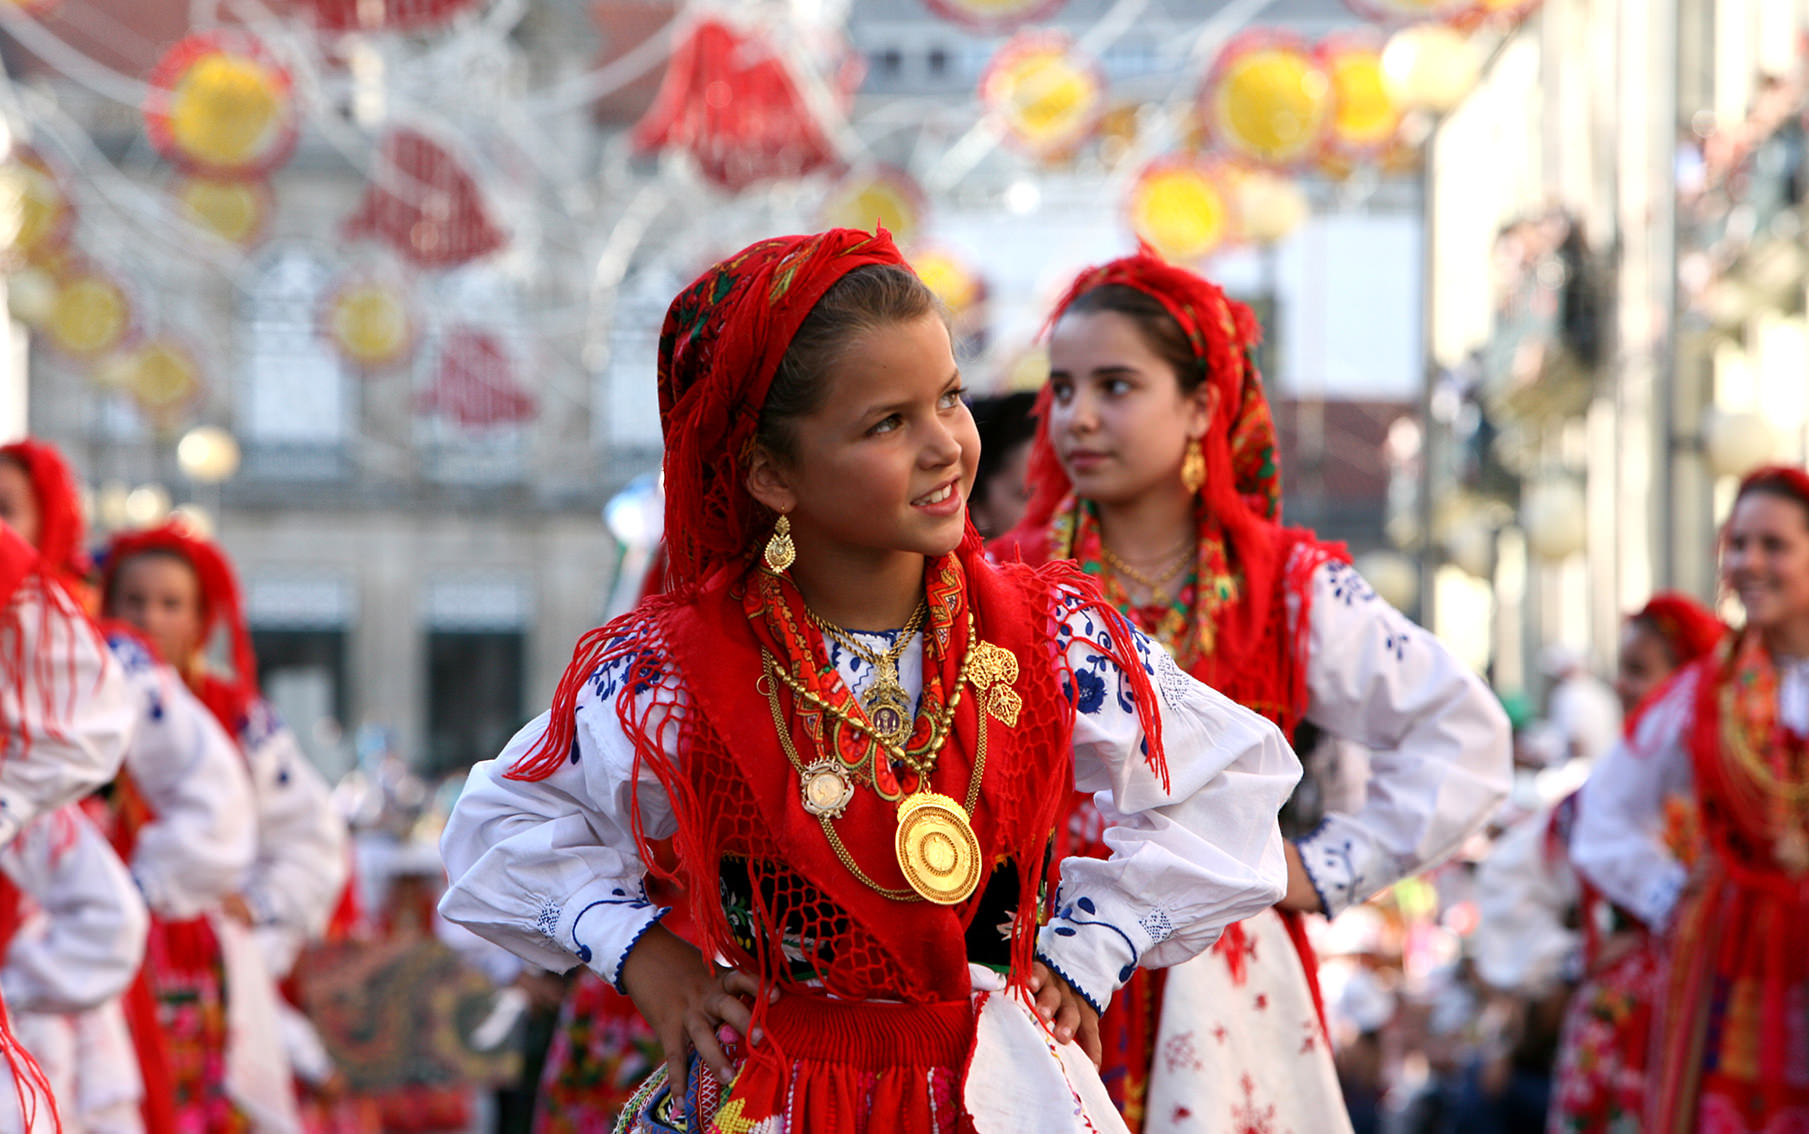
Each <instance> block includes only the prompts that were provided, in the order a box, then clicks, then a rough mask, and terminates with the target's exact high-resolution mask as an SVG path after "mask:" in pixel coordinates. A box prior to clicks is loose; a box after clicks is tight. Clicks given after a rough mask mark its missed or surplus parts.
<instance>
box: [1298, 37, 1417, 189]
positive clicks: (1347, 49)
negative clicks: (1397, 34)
mask: <svg viewBox="0 0 1809 1134" xmlns="http://www.w3.org/2000/svg"><path fill="white" fill-rule="evenodd" d="M1313 53H1314V55H1316V56H1317V57H1318V59H1319V63H1320V65H1321V66H1322V67H1324V69H1325V73H1326V75H1327V76H1328V77H1329V78H1330V79H1331V84H1332V119H1331V129H1330V130H1328V131H1327V133H1326V138H1325V145H1326V149H1327V151H1328V152H1329V153H1330V154H1331V155H1332V156H1333V157H1334V158H1335V159H1338V158H1341V159H1344V160H1345V161H1348V162H1360V161H1367V160H1371V159H1374V158H1376V157H1379V156H1380V155H1381V154H1383V153H1384V152H1385V151H1387V149H1388V148H1389V146H1390V145H1391V144H1392V143H1393V142H1394V140H1395V135H1396V133H1397V132H1398V131H1399V130H1400V127H1401V110H1400V108H1399V107H1398V106H1396V105H1395V102H1394V99H1393V98H1391V97H1389V94H1388V87H1387V84H1386V83H1385V81H1384V79H1383V75H1382V40H1381V38H1380V37H1379V36H1376V35H1373V34H1368V33H1361V32H1359V33H1345V34H1338V35H1331V36H1327V37H1326V38H1325V39H1323V40H1321V41H1320V42H1319V44H1318V46H1317V47H1315V48H1314V50H1313Z"/></svg>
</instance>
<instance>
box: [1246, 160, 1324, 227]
mask: <svg viewBox="0 0 1809 1134" xmlns="http://www.w3.org/2000/svg"><path fill="white" fill-rule="evenodd" d="M1230 181H1231V186H1232V199H1233V200H1234V201H1236V202H1237V220H1238V239H1239V240H1241V241H1244V242H1247V243H1250V244H1258V245H1264V244H1276V243H1279V242H1280V241H1282V240H1285V239H1286V238H1287V237H1288V236H1290V235H1291V234H1292V233H1293V232H1294V230H1295V229H1297V228H1299V227H1300V226H1301V225H1303V224H1305V223H1306V220H1307V216H1308V215H1309V214H1310V213H1311V211H1312V210H1311V207H1310V206H1309V205H1308V203H1307V198H1306V193H1305V192H1304V191H1302V189H1301V188H1300V185H1299V184H1298V183H1296V182H1295V181H1294V180H1293V179H1292V178H1288V177H1283V176H1281V175H1280V174H1277V173H1271V172H1270V171H1268V170H1266V169H1237V170H1231V171H1230Z"/></svg>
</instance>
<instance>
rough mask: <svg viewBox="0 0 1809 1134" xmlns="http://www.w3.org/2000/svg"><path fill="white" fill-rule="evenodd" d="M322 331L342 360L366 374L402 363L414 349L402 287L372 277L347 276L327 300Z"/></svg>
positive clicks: (379, 276)
mask: <svg viewBox="0 0 1809 1134" xmlns="http://www.w3.org/2000/svg"><path fill="white" fill-rule="evenodd" d="M321 322H322V330H323V331H324V333H325V334H326V336H327V338H328V340H329V341H331V342H332V343H333V345H334V346H336V347H338V348H339V353H340V354H342V355H343V356H345V359H346V361H348V362H350V363H351V364H352V365H354V366H356V367H358V368H359V369H360V370H364V371H367V372H368V371H374V370H382V369H385V368H386V367H391V366H395V365H398V364H399V363H401V362H403V361H405V360H406V359H407V358H408V356H409V355H410V354H411V353H412V352H413V350H414V340H415V327H414V316H413V314H412V312H411V311H410V307H409V302H408V294H407V292H405V291H404V290H403V288H402V286H401V284H399V283H397V282H395V281H393V280H391V279H389V278H386V277H385V276H381V275H375V274H358V275H354V276H351V277H349V278H348V279H346V280H345V281H343V282H342V283H341V284H340V285H339V286H338V287H336V288H334V289H333V290H332V291H331V292H330V293H329V294H328V296H327V301H326V304H325V306H324V309H323V311H322V315H321Z"/></svg>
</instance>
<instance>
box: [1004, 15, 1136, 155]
mask: <svg viewBox="0 0 1809 1134" xmlns="http://www.w3.org/2000/svg"><path fill="white" fill-rule="evenodd" d="M980 102H981V104H982V105H983V106H985V108H986V110H987V111H988V113H990V114H992V115H994V116H995V117H996V118H997V120H998V122H999V123H1000V124H1001V125H1002V126H1003V127H1004V128H1005V135H1006V137H1007V138H1008V139H1009V140H1010V141H1011V142H1012V144H1013V145H1015V146H1017V147H1018V148H1019V149H1022V150H1025V151H1027V152H1029V153H1031V154H1035V155H1037V156H1047V155H1053V154H1057V153H1061V152H1063V151H1067V150H1071V149H1072V148H1073V147H1075V146H1077V145H1079V144H1080V143H1081V142H1083V141H1085V140H1086V139H1087V138H1089V137H1091V136H1092V134H1093V131H1094V129H1095V128H1096V127H1097V126H1098V124H1099V120H1100V117H1101V115H1102V114H1103V113H1104V112H1105V80H1104V78H1103V77H1102V76H1101V75H1100V72H1099V69H1098V67H1096V66H1095V65H1094V64H1093V62H1092V61H1091V60H1089V59H1087V58H1086V57H1085V56H1084V55H1082V54H1081V53H1080V51H1079V50H1077V49H1076V48H1075V46H1074V43H1073V41H1072V40H1071V39H1069V37H1067V36H1066V35H1062V34H1060V33H1056V32H1041V31H1030V32H1020V33H1019V34H1017V35H1015V36H1013V37H1012V38H1011V39H1010V40H1008V41H1007V42H1006V43H1005V45H1004V46H1003V47H1001V48H999V50H998V53H997V54H995V55H994V56H993V57H992V61H991V62H989V63H988V64H987V65H986V70H985V71H984V72H983V73H982V74H981V76H980Z"/></svg>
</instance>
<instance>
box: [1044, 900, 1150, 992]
mask: <svg viewBox="0 0 1809 1134" xmlns="http://www.w3.org/2000/svg"><path fill="white" fill-rule="evenodd" d="M1076 909H1078V910H1080V911H1081V912H1082V913H1085V914H1089V915H1094V914H1097V913H1098V912H1099V910H1098V908H1097V907H1096V906H1094V904H1093V899H1091V898H1085V897H1083V898H1076V899H1075V900H1074V901H1072V902H1069V903H1068V904H1067V905H1065V906H1063V907H1062V908H1061V909H1060V911H1058V912H1057V914H1056V916H1057V917H1059V918H1061V919H1062V920H1063V921H1065V922H1068V923H1070V924H1068V925H1058V926H1056V927H1055V935H1056V936H1057V937H1073V936H1075V935H1076V934H1077V933H1079V930H1078V929H1076V928H1075V927H1076V926H1086V925H1096V926H1100V927H1101V928H1104V929H1109V930H1111V931H1112V932H1113V933H1116V934H1117V935H1118V936H1119V938H1121V939H1122V940H1123V941H1124V947H1125V948H1126V949H1129V950H1130V951H1131V960H1130V963H1129V964H1127V965H1125V966H1124V967H1123V968H1122V969H1119V970H1118V983H1119V984H1123V983H1124V982H1125V981H1127V980H1130V979H1131V974H1132V973H1133V972H1135V971H1136V970H1137V957H1138V956H1139V954H1138V952H1137V944H1136V942H1134V941H1132V940H1131V938H1130V934H1128V933H1126V932H1125V931H1124V930H1122V929H1119V928H1118V927H1117V926H1115V925H1113V924H1112V923H1111V922H1109V921H1088V920H1084V919H1082V918H1079V917H1076V916H1075V913H1074V911H1075V910H1076Z"/></svg>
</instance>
